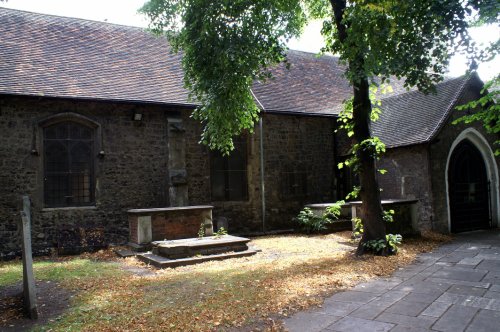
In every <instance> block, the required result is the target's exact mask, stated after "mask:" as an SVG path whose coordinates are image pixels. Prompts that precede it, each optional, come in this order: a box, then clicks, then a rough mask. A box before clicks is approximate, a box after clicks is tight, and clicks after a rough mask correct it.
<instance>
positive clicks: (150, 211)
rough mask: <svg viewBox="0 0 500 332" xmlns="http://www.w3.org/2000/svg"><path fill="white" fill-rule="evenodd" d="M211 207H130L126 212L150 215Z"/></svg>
mask: <svg viewBox="0 0 500 332" xmlns="http://www.w3.org/2000/svg"><path fill="white" fill-rule="evenodd" d="M213 208H214V207H213V206H212V205H193V206H172V207H164V208H152V209H131V210H128V211H127V213H128V214H145V215H150V214H154V213H162V212H171V211H186V210H212V209H213Z"/></svg>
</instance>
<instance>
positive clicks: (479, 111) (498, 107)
mask: <svg viewBox="0 0 500 332" xmlns="http://www.w3.org/2000/svg"><path fill="white" fill-rule="evenodd" d="M499 98H500V74H499V75H497V76H496V77H494V78H493V79H492V80H490V81H489V82H487V83H486V84H485V85H484V87H483V89H482V90H481V97H480V98H479V99H477V100H473V101H471V102H469V103H467V104H465V105H461V106H458V107H457V109H458V110H459V111H469V114H467V115H464V116H462V117H461V118H459V119H457V120H455V121H454V122H453V123H454V124H457V123H466V124H469V123H471V122H475V121H478V122H481V123H482V124H483V127H484V128H485V129H486V131H487V132H488V133H490V134H495V135H498V134H499V133H500V104H499V101H500V100H499ZM495 144H496V145H497V146H498V145H499V144H500V140H496V141H495ZM495 155H497V156H498V155H500V148H497V149H496V150H495Z"/></svg>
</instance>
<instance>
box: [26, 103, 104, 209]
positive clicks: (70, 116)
mask: <svg viewBox="0 0 500 332" xmlns="http://www.w3.org/2000/svg"><path fill="white" fill-rule="evenodd" d="M61 122H74V123H78V124H81V125H84V126H86V127H89V128H91V129H92V130H93V141H94V142H93V154H94V156H93V160H92V169H93V176H92V185H91V187H92V190H93V195H92V196H93V200H92V202H89V204H88V205H78V204H75V205H65V206H57V207H52V206H48V205H47V204H46V199H45V181H44V180H45V160H44V129H45V128H46V127H49V126H51V125H55V124H57V123H61ZM32 145H33V147H32V154H34V155H36V156H39V157H40V158H39V167H38V168H39V174H40V176H39V177H38V186H37V187H38V191H37V197H38V200H39V202H40V203H41V206H42V207H43V210H52V209H57V210H64V209H89V208H90V209H95V208H96V205H97V201H98V194H99V189H98V175H99V173H100V172H99V163H98V159H102V158H103V157H104V151H103V150H102V129H101V124H100V123H98V122H97V121H95V120H93V119H91V118H89V117H87V116H84V115H82V114H78V113H73V112H63V113H58V114H53V115H50V116H48V117H45V118H42V119H39V120H38V121H36V123H35V125H34V135H33V144H32Z"/></svg>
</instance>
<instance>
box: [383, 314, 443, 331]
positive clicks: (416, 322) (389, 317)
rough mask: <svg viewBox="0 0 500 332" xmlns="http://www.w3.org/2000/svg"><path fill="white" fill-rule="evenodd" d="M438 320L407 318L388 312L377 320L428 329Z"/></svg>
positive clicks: (420, 317)
mask: <svg viewBox="0 0 500 332" xmlns="http://www.w3.org/2000/svg"><path fill="white" fill-rule="evenodd" d="M436 319H437V318H435V317H430V316H419V317H413V316H406V315H399V314H392V313H388V312H384V313H382V314H380V315H379V316H378V317H377V318H376V320H377V321H381V322H387V323H393V324H396V325H401V326H409V327H419V328H425V329H428V328H430V327H431V325H432V324H433V323H434V322H435V321H436Z"/></svg>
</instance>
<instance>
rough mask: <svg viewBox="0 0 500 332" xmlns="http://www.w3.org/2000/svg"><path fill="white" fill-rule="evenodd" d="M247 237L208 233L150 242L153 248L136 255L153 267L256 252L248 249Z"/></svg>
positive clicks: (172, 265)
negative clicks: (196, 236) (208, 234)
mask: <svg viewBox="0 0 500 332" xmlns="http://www.w3.org/2000/svg"><path fill="white" fill-rule="evenodd" d="M248 242H250V239H247V238H244V237H237V236H232V235H222V236H208V237H203V238H190V239H182V240H165V241H154V242H152V243H151V244H152V251H151V252H150V253H149V252H148V253H144V254H139V255H137V257H138V258H139V259H141V260H142V261H144V262H146V263H149V264H152V265H154V266H156V267H160V268H165V267H176V266H181V265H190V264H196V263H201V262H204V261H208V260H220V259H226V258H236V257H243V256H250V255H254V254H255V253H256V252H257V251H256V250H253V249H249V248H248V245H247V244H248Z"/></svg>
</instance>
